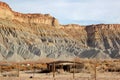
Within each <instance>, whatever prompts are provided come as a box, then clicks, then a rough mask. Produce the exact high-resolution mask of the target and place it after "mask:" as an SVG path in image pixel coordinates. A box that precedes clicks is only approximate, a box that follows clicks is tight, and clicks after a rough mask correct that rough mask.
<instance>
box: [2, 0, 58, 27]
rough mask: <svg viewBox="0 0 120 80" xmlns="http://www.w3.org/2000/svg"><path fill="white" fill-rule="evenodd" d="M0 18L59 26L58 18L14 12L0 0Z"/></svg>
mask: <svg viewBox="0 0 120 80" xmlns="http://www.w3.org/2000/svg"><path fill="white" fill-rule="evenodd" d="M0 15H1V16H0V18H2V19H8V20H17V21H19V22H23V23H28V24H33V23H34V24H44V25H49V26H59V23H58V20H57V19H56V18H54V17H52V16H50V15H49V14H22V13H18V12H14V11H13V10H12V9H11V8H10V7H9V6H8V5H7V4H6V3H4V2H0Z"/></svg>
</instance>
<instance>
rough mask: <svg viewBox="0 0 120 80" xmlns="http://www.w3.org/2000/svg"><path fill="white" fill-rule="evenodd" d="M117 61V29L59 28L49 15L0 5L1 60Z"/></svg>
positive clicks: (105, 26) (119, 55)
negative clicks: (102, 59) (28, 12)
mask: <svg viewBox="0 0 120 80" xmlns="http://www.w3.org/2000/svg"><path fill="white" fill-rule="evenodd" d="M41 57H42V58H43V57H50V58H57V59H62V60H63V59H69V58H71V57H80V58H120V25H119V24H99V25H89V26H80V25H75V24H69V25H61V24H59V22H58V20H57V19H56V18H54V17H52V16H50V15H49V14H22V13H18V12H14V11H13V10H12V9H11V8H10V7H9V6H8V5H7V4H6V3H3V2H0V60H9V61H15V60H16V61H20V60H26V59H31V60H37V59H40V58H41Z"/></svg>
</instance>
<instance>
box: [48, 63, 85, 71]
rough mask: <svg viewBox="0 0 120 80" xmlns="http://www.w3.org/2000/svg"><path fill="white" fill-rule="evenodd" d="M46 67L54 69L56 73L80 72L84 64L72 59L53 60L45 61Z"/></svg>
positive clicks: (50, 69)
mask: <svg viewBox="0 0 120 80" xmlns="http://www.w3.org/2000/svg"><path fill="white" fill-rule="evenodd" d="M47 68H48V70H49V71H51V72H52V71H55V72H58V73H62V72H71V73H72V72H76V73H77V72H81V70H82V69H83V68H84V64H83V63H80V62H74V61H53V62H50V63H47Z"/></svg>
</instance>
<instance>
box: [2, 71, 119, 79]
mask: <svg viewBox="0 0 120 80" xmlns="http://www.w3.org/2000/svg"><path fill="white" fill-rule="evenodd" d="M30 76H32V77H33V78H30ZM96 76H97V77H96V80H120V73H116V72H112V73H108V72H107V73H97V75H96ZM0 80H95V77H94V74H89V73H75V77H74V78H73V74H72V73H56V74H55V78H53V74H52V73H31V72H20V75H19V77H0Z"/></svg>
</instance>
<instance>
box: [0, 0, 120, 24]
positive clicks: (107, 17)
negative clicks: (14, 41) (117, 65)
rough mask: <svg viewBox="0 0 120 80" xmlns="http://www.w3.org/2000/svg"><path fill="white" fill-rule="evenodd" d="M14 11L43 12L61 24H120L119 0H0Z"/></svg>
mask: <svg viewBox="0 0 120 80" xmlns="http://www.w3.org/2000/svg"><path fill="white" fill-rule="evenodd" d="M0 1H3V2H6V3H8V4H9V5H10V7H12V9H13V10H14V11H17V12H22V13H43V14H48V13H49V14H51V15H52V16H54V17H56V18H57V19H58V20H59V22H60V23H61V24H71V23H74V24H80V25H88V24H100V23H105V24H120V0H0Z"/></svg>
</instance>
